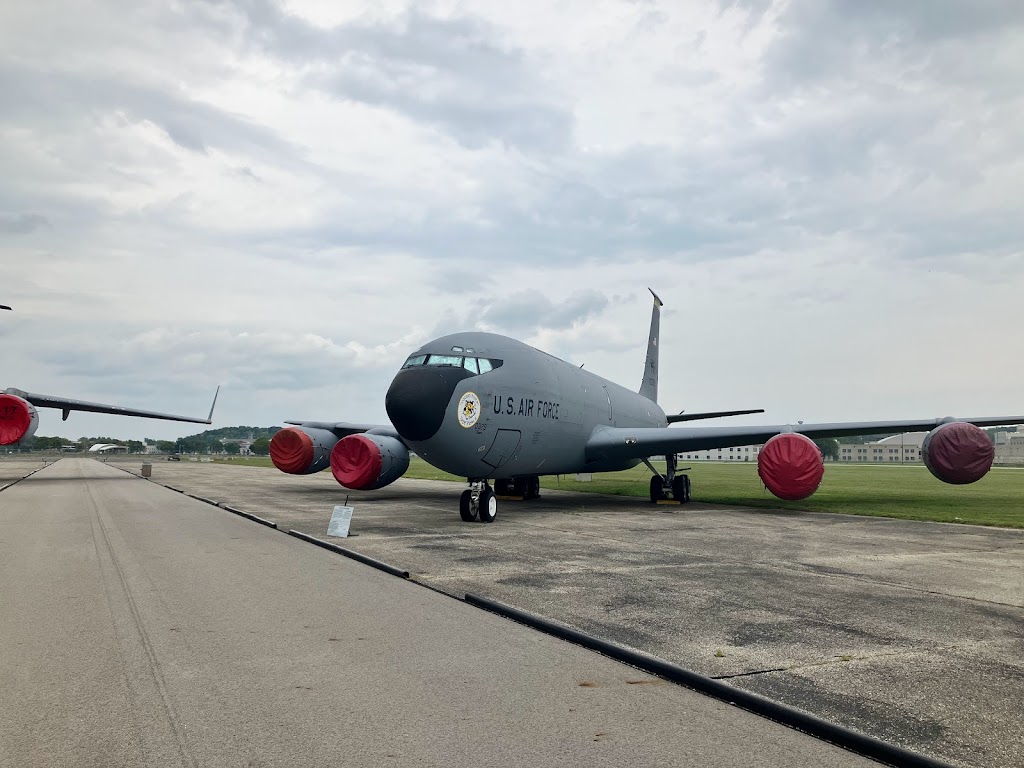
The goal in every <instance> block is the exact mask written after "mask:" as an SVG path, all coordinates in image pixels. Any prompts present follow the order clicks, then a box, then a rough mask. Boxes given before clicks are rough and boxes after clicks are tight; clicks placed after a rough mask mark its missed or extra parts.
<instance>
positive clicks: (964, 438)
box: [921, 421, 996, 485]
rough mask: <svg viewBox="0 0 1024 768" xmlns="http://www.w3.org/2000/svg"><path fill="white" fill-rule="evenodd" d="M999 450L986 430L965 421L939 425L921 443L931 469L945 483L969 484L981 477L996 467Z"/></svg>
mask: <svg viewBox="0 0 1024 768" xmlns="http://www.w3.org/2000/svg"><path fill="white" fill-rule="evenodd" d="M995 456H996V449H995V447H994V446H993V445H992V441H991V440H989V437H988V435H987V434H986V433H985V430H983V429H981V428H980V427H976V426H974V425H973V424H968V423H967V422H965V421H953V422H950V423H949V424H943V425H942V426H940V427H936V428H935V429H933V430H932V431H931V432H929V433H928V435H927V437H925V439H924V442H923V443H922V444H921V458H922V459H924V465H925V466H926V467H928V471H929V472H931V473H932V474H933V475H935V477H937V478H939V480H941V481H942V482H944V483H952V484H953V485H966V484H967V483H973V482H975V481H976V480H981V478H983V477H984V476H985V474H986V473H987V472H988V471H989V470H990V469H991V468H992V460H993V459H995Z"/></svg>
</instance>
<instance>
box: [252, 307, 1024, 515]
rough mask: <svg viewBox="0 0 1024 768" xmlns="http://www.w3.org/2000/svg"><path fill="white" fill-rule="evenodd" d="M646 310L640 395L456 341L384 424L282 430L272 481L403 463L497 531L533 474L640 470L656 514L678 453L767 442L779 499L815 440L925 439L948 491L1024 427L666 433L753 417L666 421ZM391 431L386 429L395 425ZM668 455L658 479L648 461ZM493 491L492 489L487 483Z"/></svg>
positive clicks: (801, 475) (808, 465)
mask: <svg viewBox="0 0 1024 768" xmlns="http://www.w3.org/2000/svg"><path fill="white" fill-rule="evenodd" d="M651 294H652V295H653V296H654V309H653V312H652V315H651V329H650V335H649V338H648V345H647V360H646V362H645V364H644V374H643V379H642V383H641V386H640V390H639V392H632V391H630V390H628V389H626V388H624V387H621V386H619V385H618V384H615V383H613V382H611V381H608V380H607V379H603V378H601V377H600V376H597V375H595V374H593V373H590V372H589V371H585V370H583V369H582V368H580V367H577V366H575V365H571V364H569V363H567V362H565V361H563V360H560V359H558V358H557V357H553V356H552V355H549V354H547V353H545V352H542V351H540V350H538V349H535V348H533V347H531V346H528V345H526V344H523V343H522V342H519V341H516V340H515V339H510V338H508V337H505V336H499V335H496V334H493V333H477V332H473V333H457V334H453V335H450V336H443V337H441V338H439V339H435V340H434V341H431V342H428V343H426V344H424V345H423V346H422V347H420V348H419V349H418V350H416V351H415V352H413V353H412V355H410V356H409V358H408V359H407V360H406V361H405V364H404V365H403V366H402V368H401V370H399V371H398V373H397V375H396V376H395V378H394V380H393V381H392V382H391V386H390V388H389V389H388V392H387V396H386V398H385V401H384V403H385V407H386V409H387V412H388V416H389V418H390V419H391V422H392V423H391V424H384V425H373V424H350V423H345V422H338V423H335V422H321V421H289V422H286V423H287V424H291V425H294V426H291V427H287V428H285V429H282V430H281V431H280V432H278V433H277V434H276V435H274V437H273V439H272V440H271V444H270V455H271V458H272V460H273V462H274V464H275V465H276V466H277V468H278V469H280V470H282V471H284V472H289V473H292V474H309V473H312V472H319V471H320V470H322V469H326V468H327V467H328V466H330V467H331V471H332V473H333V474H334V477H335V479H337V481H338V482H339V483H341V484H342V485H343V486H345V487H346V488H352V489H356V490H371V489H375V488H382V487H383V486H385V485H388V484H389V483H392V482H394V481H395V480H397V479H398V478H399V477H401V476H402V475H403V474H404V473H405V471H406V470H407V469H408V467H409V452H410V451H414V452H415V453H416V454H417V455H419V456H421V457H422V458H423V459H424V460H426V461H427V462H429V463H430V464H432V465H434V466H435V467H437V468H439V469H442V470H444V471H446V472H450V473H452V474H454V475H459V476H462V477H465V478H467V481H468V483H469V487H468V488H467V489H466V490H465V491H464V492H463V493H462V496H461V498H460V502H459V512H460V514H461V516H462V519H463V520H465V521H467V522H470V521H472V520H475V519H477V518H479V519H480V520H481V521H483V522H488V523H489V522H493V521H494V518H495V515H496V512H497V498H496V497H497V496H514V497H519V498H523V499H530V498H536V497H538V496H539V495H540V493H539V491H540V479H539V478H540V475H557V474H572V473H592V472H611V471H616V470H623V469H630V468H632V467H635V466H637V465H638V464H639V463H640V462H643V463H644V464H646V465H647V467H648V468H649V469H650V470H651V472H652V474H653V476H652V477H651V482H650V498H651V501H652V502H656V503H657V502H663V501H668V502H677V503H681V502H684V501H687V500H689V495H690V494H689V491H690V488H689V478H688V477H687V476H686V475H684V474H681V473H680V472H679V471H678V464H677V457H676V454H677V453H680V452H688V451H698V450H706V449H709V448H725V447H729V446H737V445H751V444H759V443H764V448H763V449H762V450H761V451H760V453H759V455H758V474H759V475H760V476H761V479H762V480H763V481H764V483H765V485H766V487H767V488H768V489H769V490H770V491H771V492H772V493H774V494H775V495H776V496H778V497H780V498H783V499H791V500H795V499H802V498H806V497H807V496H810V495H811V494H812V493H814V491H815V490H817V488H818V486H819V484H820V483H821V478H822V476H823V474H824V471H825V469H824V463H823V460H822V456H821V452H820V451H819V450H818V447H817V446H816V445H815V444H814V443H813V441H812V439H811V438H823V437H842V436H848V435H870V434H878V433H885V432H906V431H913V430H919V431H920V430H928V429H930V430H931V432H930V433H929V435H928V438H927V439H926V440H925V442H924V444H923V446H922V455H923V457H924V461H925V464H926V465H927V467H928V469H929V470H931V472H932V474H934V475H935V476H936V477H937V478H939V479H940V480H942V481H944V482H947V483H955V484H963V483H970V482H974V481H975V480H978V479H980V478H981V477H982V476H983V475H984V474H985V473H986V472H987V471H988V470H989V468H990V467H991V465H992V459H993V456H994V450H993V447H992V444H991V441H990V440H989V438H988V435H986V434H985V432H984V431H982V430H981V429H979V427H982V426H997V425H1002V424H1022V423H1024V416H1002V417H984V418H967V419H954V418H951V417H950V418H944V419H928V420H918V421H909V420H908V421H874V422H870V421H856V422H839V423H826V424H801V423H798V424H796V425H793V424H782V425H777V426H746V427H723V426H717V427H707V426H704V427H672V428H670V427H669V424H673V423H676V422H682V421H694V420H699V419H708V418H715V417H719V416H729V415H740V414H745V413H762V412H763V411H761V410H738V411H716V412H711V413H697V414H686V415H683V414H680V415H672V416H666V415H665V412H664V411H663V410H662V409H661V407H660V406H658V404H657V399H658V349H659V348H658V336H659V330H660V316H661V307H662V302H661V300H660V299H659V298H658V296H657V295H656V294H654V292H653V291H651ZM392 425H393V426H392ZM652 456H658V457H660V456H664V458H665V465H666V468H665V472H664V473H662V472H659V471H658V470H657V469H656V468H655V467H654V465H653V464H652V463H651V461H650V457H652ZM491 481H493V482H494V487H493V488H492V487H491V485H490V482H491Z"/></svg>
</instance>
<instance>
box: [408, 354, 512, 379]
mask: <svg viewBox="0 0 1024 768" xmlns="http://www.w3.org/2000/svg"><path fill="white" fill-rule="evenodd" d="M467 351H468V350H467ZM502 362H503V361H501V360H488V359H487V358H486V357H463V356H462V355H413V356H412V357H410V358H409V359H408V360H406V361H405V364H404V365H403V366H402V369H403V370H404V369H406V368H418V367H420V366H422V365H436V366H451V367H452V368H465V369H466V370H467V371H469V372H470V373H471V374H473V375H474V376H479V375H480V374H482V373H489V372H490V371H493V370H494V369H495V368H501V364H502Z"/></svg>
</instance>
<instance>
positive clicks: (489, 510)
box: [480, 485, 498, 523]
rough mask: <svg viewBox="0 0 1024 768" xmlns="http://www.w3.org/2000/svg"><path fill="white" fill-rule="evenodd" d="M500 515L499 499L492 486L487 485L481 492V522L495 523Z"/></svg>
mask: <svg viewBox="0 0 1024 768" xmlns="http://www.w3.org/2000/svg"><path fill="white" fill-rule="evenodd" d="M497 516H498V500H497V499H496V498H494V491H492V490H491V486H489V485H485V486H484V489H483V490H482V491H481V492H480V522H481V523H493V522H494V518H496V517H497Z"/></svg>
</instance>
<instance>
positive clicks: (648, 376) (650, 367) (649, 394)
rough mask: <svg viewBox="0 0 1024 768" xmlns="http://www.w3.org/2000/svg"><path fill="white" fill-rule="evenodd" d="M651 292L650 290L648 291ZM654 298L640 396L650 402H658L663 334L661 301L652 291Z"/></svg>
mask: <svg viewBox="0 0 1024 768" xmlns="http://www.w3.org/2000/svg"><path fill="white" fill-rule="evenodd" d="M647 290H648V291H651V289H650V288H648V289H647ZM651 296H653V297H654V310H653V311H652V312H651V334H650V336H649V337H648V339H647V361H646V362H645V363H644V378H643V381H642V382H641V384H640V394H641V395H642V396H643V397H646V398H647V399H648V400H653V401H654V402H658V334H659V333H660V332H661V308H662V306H663V305H662V303H661V299H659V298H658V294H656V293H655V292H654V291H651Z"/></svg>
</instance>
